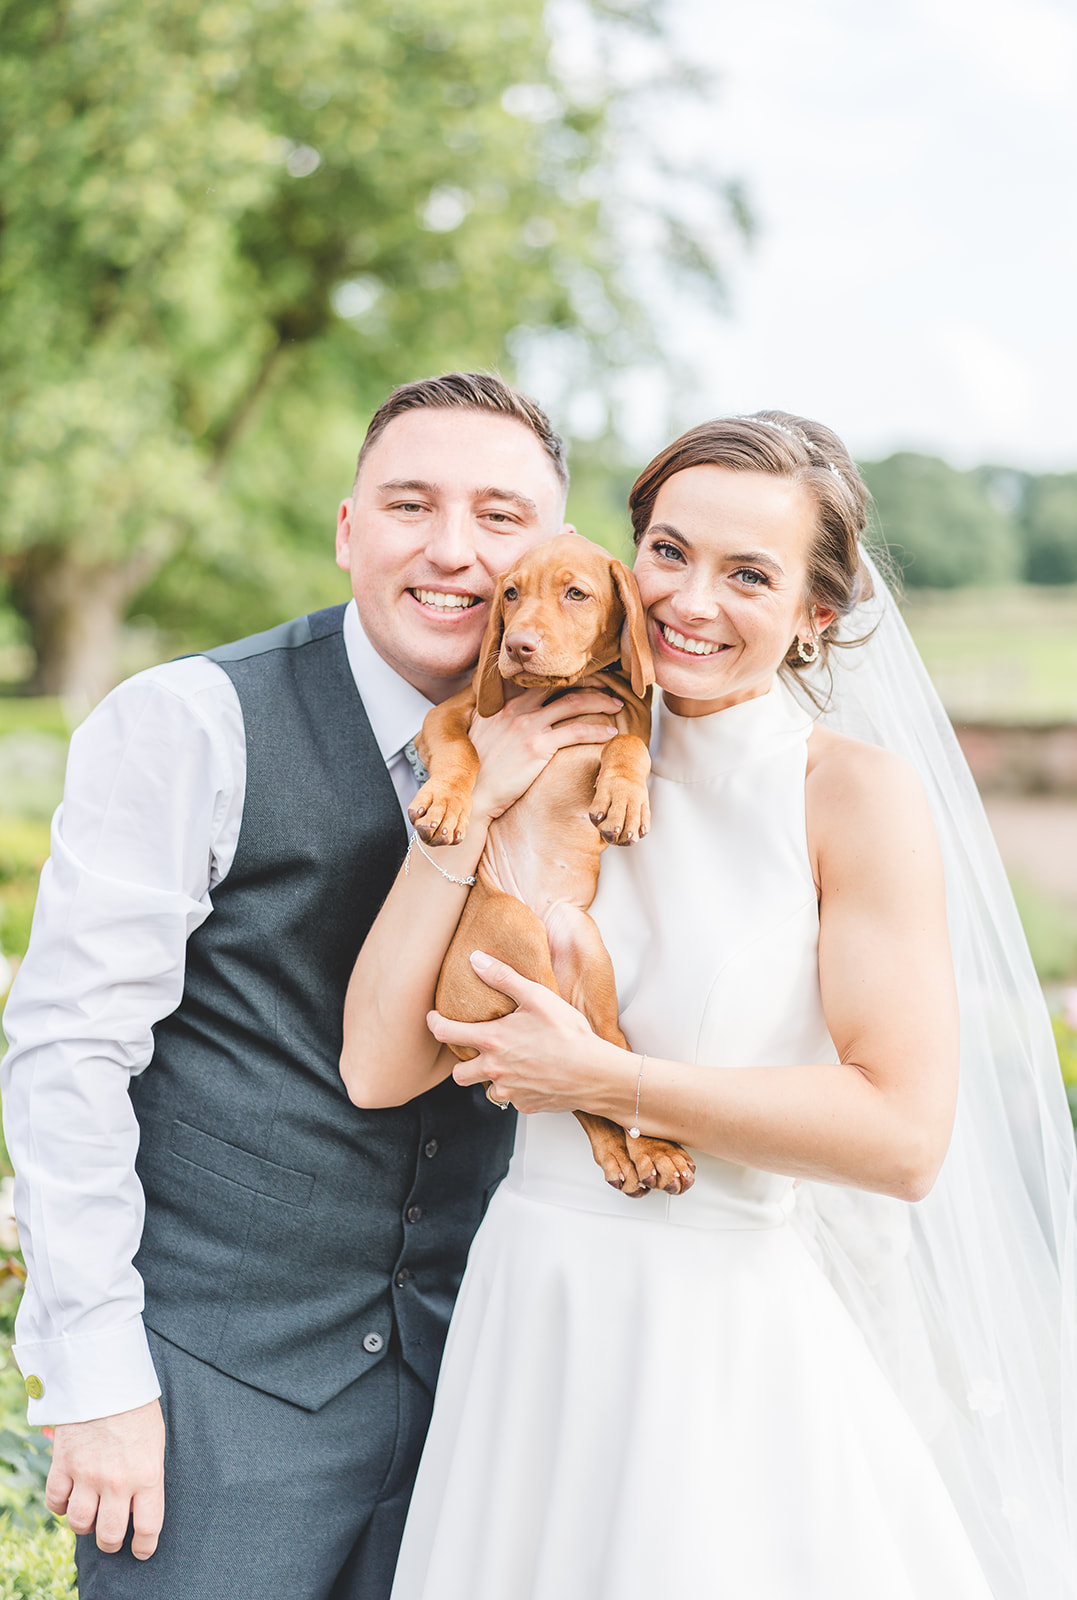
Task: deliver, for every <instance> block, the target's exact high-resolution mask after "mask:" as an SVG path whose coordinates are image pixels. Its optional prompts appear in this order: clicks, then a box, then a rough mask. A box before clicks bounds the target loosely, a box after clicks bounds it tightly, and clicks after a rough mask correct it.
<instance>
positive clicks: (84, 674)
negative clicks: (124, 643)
mask: <svg viewBox="0 0 1077 1600" xmlns="http://www.w3.org/2000/svg"><path fill="white" fill-rule="evenodd" d="M163 559H164V557H163V554H161V553H158V552H156V551H155V552H153V553H150V552H148V551H142V552H140V553H138V554H136V555H133V556H130V557H129V558H128V559H127V560H126V561H124V562H121V563H119V564H117V565H114V566H106V565H100V566H84V565H83V564H82V563H81V562H80V561H79V560H78V559H77V556H76V554H75V552H74V551H73V550H72V549H70V548H65V547H58V546H55V545H53V546H47V545H38V546H36V547H35V548H34V549H32V550H28V551H26V552H24V553H23V554H21V555H19V556H16V557H13V558H11V557H9V558H8V561H7V563H6V566H7V578H8V585H9V588H10V591H11V598H12V600H13V601H14V603H15V607H16V609H17V610H18V611H19V612H20V613H21V614H22V616H23V617H24V618H25V619H26V621H27V623H28V624H29V627H30V638H31V642H32V644H33V647H34V652H35V655H36V657H37V666H36V669H35V671H34V674H33V677H32V678H31V679H30V682H29V683H28V684H27V686H26V688H27V693H28V694H55V695H61V696H63V698H64V699H66V700H70V701H72V702H74V703H75V705H77V706H80V707H85V708H86V709H87V710H88V709H89V708H90V707H91V706H93V705H96V704H97V702H98V700H100V699H101V698H102V696H103V695H106V694H107V693H108V691H109V690H110V689H111V688H112V687H113V686H114V685H115V683H116V681H117V678H118V666H117V655H118V645H119V637H120V630H121V628H122V626H123V621H124V617H125V616H126V613H127V607H128V606H129V604H130V602H131V600H132V599H133V597H134V596H135V595H136V594H137V593H138V591H139V589H141V588H142V586H143V585H144V584H145V583H147V582H148V581H149V579H150V578H151V577H152V575H153V573H154V572H155V571H156V570H157V568H158V567H159V566H160V565H161V562H162V560H163Z"/></svg>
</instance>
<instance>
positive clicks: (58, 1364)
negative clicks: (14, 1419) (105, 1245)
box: [11, 1317, 161, 1428]
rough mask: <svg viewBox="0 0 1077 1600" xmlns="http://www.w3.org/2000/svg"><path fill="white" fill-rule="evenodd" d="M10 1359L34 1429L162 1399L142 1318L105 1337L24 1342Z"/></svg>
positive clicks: (15, 1347) (89, 1418)
mask: <svg viewBox="0 0 1077 1600" xmlns="http://www.w3.org/2000/svg"><path fill="white" fill-rule="evenodd" d="M11 1353H12V1355H13V1356H14V1357H15V1361H16V1363H17V1364H18V1368H19V1371H20V1372H21V1373H22V1375H23V1377H24V1379H25V1380H26V1393H27V1395H28V1397H29V1405H28V1406H27V1411H26V1420H27V1421H28V1422H29V1423H30V1425H31V1427H34V1428H41V1427H45V1426H52V1425H54V1424H56V1423H59V1422H91V1421H93V1419H94V1418H95V1417H114V1416H116V1415H117V1414H118V1413H119V1412H121V1411H133V1410H134V1409H135V1407H136V1406H144V1405H146V1404H147V1403H148V1402H149V1401H150V1400H156V1398H157V1397H158V1395H159V1394H160V1393H161V1385H160V1384H159V1383H158V1382H157V1373H156V1372H155V1371H154V1366H153V1359H152V1357H151V1356H150V1347H149V1344H148V1342H147V1340H146V1330H145V1328H144V1327H143V1325H142V1318H141V1317H135V1318H133V1320H132V1321H130V1322H125V1323H121V1325H120V1326H119V1327H118V1328H110V1329H109V1330H108V1331H107V1332H105V1333H91V1334H81V1335H76V1336H73V1337H70V1338H66V1339H41V1340H37V1341H27V1340H23V1341H22V1342H21V1343H19V1344H16V1345H13V1346H12V1350H11Z"/></svg>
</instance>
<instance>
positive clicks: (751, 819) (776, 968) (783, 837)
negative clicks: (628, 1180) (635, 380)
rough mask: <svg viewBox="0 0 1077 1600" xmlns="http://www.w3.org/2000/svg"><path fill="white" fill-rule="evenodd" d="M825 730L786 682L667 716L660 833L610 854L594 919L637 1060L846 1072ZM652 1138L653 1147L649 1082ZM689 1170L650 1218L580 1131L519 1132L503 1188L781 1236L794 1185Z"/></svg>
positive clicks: (657, 743) (727, 1170) (655, 737)
mask: <svg viewBox="0 0 1077 1600" xmlns="http://www.w3.org/2000/svg"><path fill="white" fill-rule="evenodd" d="M811 729H812V723H811V720H810V718H809V717H808V716H807V715H806V713H805V712H804V711H803V710H801V708H800V707H799V706H798V705H797V704H796V702H795V700H794V699H793V697H792V695H791V694H790V693H789V692H788V690H787V689H785V688H784V686H783V685H781V684H780V683H776V684H775V685H774V687H773V688H772V689H771V691H770V693H769V694H766V695H763V696H760V697H759V698H757V699H754V700H748V701H745V702H744V703H743V704H741V705H737V706H732V707H730V708H729V709H728V710H726V711H720V712H717V713H715V714H713V715H711V716H705V717H679V716H675V715H674V714H673V713H672V712H670V711H668V710H666V708H665V707H664V706H662V705H661V704H660V703H659V704H658V705H657V706H656V708H655V717H654V728H653V734H652V739H651V760H652V775H651V782H650V786H649V787H650V801H651V832H650V835H649V837H648V838H646V839H644V840H642V841H641V842H640V843H639V844H638V845H633V846H626V847H624V848H620V849H609V850H607V851H606V852H605V853H604V855H603V858H602V872H601V876H600V879H599V888H598V895H597V897H596V899H595V903H594V905H593V906H592V908H591V914H592V916H593V917H594V919H595V921H596V922H597V924H598V927H599V931H600V932H601V934H602V938H603V942H604V944H605V946H606V948H607V950H608V951H609V952H610V956H611V958H612V961H613V968H614V972H615V974H616V978H617V996H618V1002H619V1007H620V1020H621V1027H622V1029H623V1030H624V1033H625V1036H626V1037H627V1039H628V1041H629V1043H630V1045H631V1046H632V1048H633V1049H634V1050H637V1051H640V1052H644V1053H646V1054H647V1055H651V1056H659V1057H664V1058H666V1059H667V1060H673V1061H691V1062H699V1063H702V1064H705V1065H708V1066H714V1067H751V1066H786V1065H791V1066H795V1065H797V1064H798V1063H802V1062H814V1061H833V1060H835V1059H836V1056H835V1052H834V1046H833V1044H832V1042H831V1040H830V1036H829V1034H828V1033H827V1028H826V1022H825V1020H824V1018H823V1009H822V1003H821V1000H820V996H819V977H818V943H819V914H818V901H817V896H816V888H815V882H814V879H813V877H812V871H811V864H810V862H809V860H808V850H807V840H806V833H805V822H804V778H805V769H806V765H807V741H808V736H809V734H810V732H811ZM671 908H676V911H675V913H674V914H672V915H671ZM640 1123H641V1126H642V1127H643V1129H644V1131H646V1127H647V1073H646V1067H644V1073H643V1080H642V1095H641V1102H640ZM692 1155H693V1158H694V1159H695V1162H696V1180H695V1183H694V1185H693V1187H692V1188H691V1190H690V1191H689V1192H688V1193H687V1194H686V1195H680V1196H677V1195H664V1194H652V1195H649V1196H648V1197H647V1199H646V1201H645V1203H642V1204H641V1203H640V1202H638V1201H636V1200H630V1199H628V1198H626V1197H625V1196H624V1195H619V1194H617V1193H616V1192H615V1191H614V1190H613V1189H611V1188H609V1186H608V1185H603V1184H596V1183H595V1181H594V1180H595V1172H594V1168H593V1165H592V1164H591V1162H590V1159H589V1149H588V1145H587V1142H586V1138H585V1136H584V1134H583V1132H582V1130H581V1129H580V1127H579V1124H578V1123H577V1122H576V1121H575V1118H573V1117H570V1116H536V1117H521V1118H520V1120H519V1125H518V1130H517V1135H516V1151H515V1155H514V1157H513V1161H512V1165H511V1167H510V1169H509V1176H508V1178H507V1179H506V1180H505V1181H506V1184H507V1185H508V1186H509V1188H510V1189H512V1190H515V1191H517V1192H519V1193H523V1194H533V1195H534V1196H536V1197H537V1198H543V1199H546V1200H549V1201H553V1202H555V1203H559V1204H562V1205H572V1206H578V1207H580V1208H581V1209H583V1210H588V1211H596V1210H597V1211H603V1212H607V1213H609V1214H611V1215H624V1216H632V1217H635V1218H645V1219H646V1220H647V1221H648V1222H655V1221H657V1220H659V1219H661V1220H663V1221H665V1222H667V1223H669V1224H670V1225H671V1226H680V1227H734V1228H753V1227H754V1228H765V1227H773V1226H776V1225H778V1224H780V1223H782V1222H784V1221H785V1219H786V1217H787V1216H788V1214H789V1212H790V1210H791V1209H792V1206H793V1203H794V1198H795V1195H794V1191H793V1186H792V1182H791V1180H790V1179H788V1178H785V1177H781V1176H779V1175H778V1174H775V1173H770V1172H760V1171H758V1170H756V1169H754V1168H751V1167H741V1166H736V1165H734V1164H733V1163H732V1162H728V1161H720V1160H718V1159H717V1158H715V1157H714V1156H708V1155H705V1154H704V1153H703V1152H702V1151H698V1150H694V1151H693V1152H692Z"/></svg>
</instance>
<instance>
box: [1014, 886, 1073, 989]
mask: <svg viewBox="0 0 1077 1600" xmlns="http://www.w3.org/2000/svg"><path fill="white" fill-rule="evenodd" d="M1010 881H1011V885H1012V888H1013V897H1014V899H1015V900H1016V902H1017V910H1018V912H1019V913H1020V917H1021V925H1022V927H1023V928H1024V930H1025V938H1026V939H1027V940H1028V947H1029V950H1030V951H1031V952H1032V961H1033V965H1034V966H1035V968H1036V972H1037V975H1038V976H1039V978H1040V980H1041V982H1044V983H1053V982H1059V981H1064V980H1065V979H1067V978H1074V977H1077V911H1075V910H1074V909H1073V908H1072V907H1071V906H1068V905H1066V904H1065V902H1064V901H1061V900H1057V899H1055V898H1054V897H1053V896H1052V895H1049V894H1046V893H1045V892H1044V891H1043V890H1042V889H1040V888H1038V887H1037V886H1036V885H1035V884H1032V883H1029V882H1028V880H1027V879H1025V878H1022V877H1021V876H1020V874H1017V873H1015V874H1013V875H1012V876H1011V880H1010Z"/></svg>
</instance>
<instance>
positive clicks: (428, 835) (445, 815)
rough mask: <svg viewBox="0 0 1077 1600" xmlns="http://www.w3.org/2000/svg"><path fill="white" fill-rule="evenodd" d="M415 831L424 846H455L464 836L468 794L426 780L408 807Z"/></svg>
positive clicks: (450, 786)
mask: <svg viewBox="0 0 1077 1600" xmlns="http://www.w3.org/2000/svg"><path fill="white" fill-rule="evenodd" d="M408 816H409V817H410V818H411V820H412V822H413V823H414V824H415V832H416V833H417V834H418V835H419V838H420V839H422V840H423V841H424V843H426V844H459V843H460V841H461V839H465V838H466V837H467V825H468V820H469V818H470V816H471V795H470V794H461V793H460V791H459V790H458V789H455V788H454V787H453V786H452V784H449V783H445V782H438V781H437V780H436V779H434V778H428V779H427V781H426V782H425V783H424V784H423V786H422V788H421V789H420V790H419V793H418V794H417V795H416V796H415V799H414V800H413V801H412V802H411V805H410V806H409V807H408Z"/></svg>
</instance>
